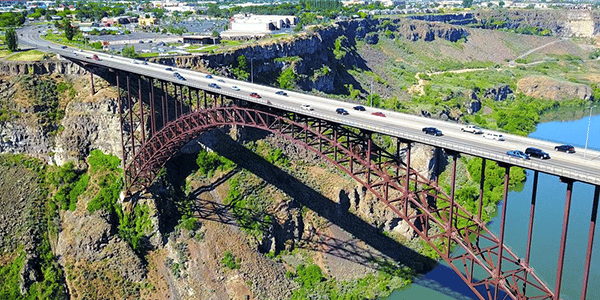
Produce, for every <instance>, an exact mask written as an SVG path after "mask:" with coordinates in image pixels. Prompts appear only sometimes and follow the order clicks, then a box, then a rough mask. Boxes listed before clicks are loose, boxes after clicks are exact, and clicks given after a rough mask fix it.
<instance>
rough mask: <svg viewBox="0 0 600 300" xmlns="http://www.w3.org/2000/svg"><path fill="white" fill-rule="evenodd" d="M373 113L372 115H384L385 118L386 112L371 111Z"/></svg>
mask: <svg viewBox="0 0 600 300" xmlns="http://www.w3.org/2000/svg"><path fill="white" fill-rule="evenodd" d="M371 114H372V115H374V116H378V117H384V118H385V114H384V113H382V112H380V111H376V112H374V113H371Z"/></svg>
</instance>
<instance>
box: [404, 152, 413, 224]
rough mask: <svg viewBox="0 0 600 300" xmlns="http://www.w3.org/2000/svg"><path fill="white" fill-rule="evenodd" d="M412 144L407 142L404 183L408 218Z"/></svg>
mask: <svg viewBox="0 0 600 300" xmlns="http://www.w3.org/2000/svg"><path fill="white" fill-rule="evenodd" d="M411 148H412V144H411V142H410V141H406V162H405V164H406V174H405V175H406V179H405V180H406V182H405V183H404V215H405V216H408V197H410V152H411Z"/></svg>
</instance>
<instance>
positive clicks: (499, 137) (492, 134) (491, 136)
mask: <svg viewBox="0 0 600 300" xmlns="http://www.w3.org/2000/svg"><path fill="white" fill-rule="evenodd" d="M483 137H484V138H486V139H490V140H495V141H504V136H503V135H501V134H499V133H495V132H486V133H484V134H483Z"/></svg>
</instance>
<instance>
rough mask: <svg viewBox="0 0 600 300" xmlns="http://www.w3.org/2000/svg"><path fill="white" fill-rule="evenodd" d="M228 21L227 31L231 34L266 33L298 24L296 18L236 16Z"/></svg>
mask: <svg viewBox="0 0 600 300" xmlns="http://www.w3.org/2000/svg"><path fill="white" fill-rule="evenodd" d="M229 21H230V22H229V31H231V32H247V33H268V32H271V31H275V30H280V29H283V28H291V27H292V26H294V25H296V24H297V23H298V18H297V17H295V16H275V15H252V14H237V15H234V16H233V17H232V18H231V19H230V20H229Z"/></svg>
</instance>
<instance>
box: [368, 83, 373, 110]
mask: <svg viewBox="0 0 600 300" xmlns="http://www.w3.org/2000/svg"><path fill="white" fill-rule="evenodd" d="M369 97H370V98H371V107H373V78H371V92H369Z"/></svg>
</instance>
